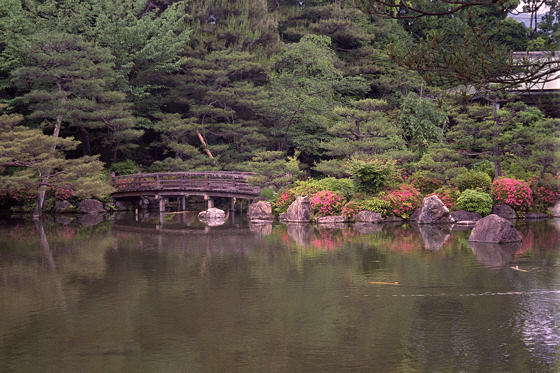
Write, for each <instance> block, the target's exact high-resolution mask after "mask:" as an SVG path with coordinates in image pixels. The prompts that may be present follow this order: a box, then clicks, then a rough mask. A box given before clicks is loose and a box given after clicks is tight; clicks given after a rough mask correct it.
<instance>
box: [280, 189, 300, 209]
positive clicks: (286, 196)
mask: <svg viewBox="0 0 560 373" xmlns="http://www.w3.org/2000/svg"><path fill="white" fill-rule="evenodd" d="M296 198H297V194H296V192H295V191H294V190H293V189H288V190H286V191H285V192H283V193H280V195H279V196H278V198H276V201H275V205H276V211H277V212H278V213H283V212H286V211H288V207H290V205H291V204H292V202H294V201H295V200H296Z"/></svg>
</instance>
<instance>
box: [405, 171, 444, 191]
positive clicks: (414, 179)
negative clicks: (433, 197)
mask: <svg viewBox="0 0 560 373" xmlns="http://www.w3.org/2000/svg"><path fill="white" fill-rule="evenodd" d="M407 182H408V183H410V184H411V185H412V186H413V187H414V188H416V190H418V191H419V192H420V193H421V194H422V195H427V194H429V193H433V192H434V191H435V190H436V189H438V188H440V187H441V186H442V185H443V181H442V180H440V179H438V178H436V177H435V175H434V174H433V173H432V172H429V171H426V170H422V171H416V172H415V173H413V174H412V175H410V177H409V178H408V180H407Z"/></svg>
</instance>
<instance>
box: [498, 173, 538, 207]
mask: <svg viewBox="0 0 560 373" xmlns="http://www.w3.org/2000/svg"><path fill="white" fill-rule="evenodd" d="M492 199H493V200H494V202H495V203H496V204H499V205H509V206H511V207H512V208H513V209H514V210H515V211H527V210H528V209H529V207H531V205H532V203H533V196H532V192H531V188H529V185H527V184H526V183H524V182H523V181H520V180H516V179H508V178H505V177H503V178H499V179H496V180H494V183H493V184H492Z"/></svg>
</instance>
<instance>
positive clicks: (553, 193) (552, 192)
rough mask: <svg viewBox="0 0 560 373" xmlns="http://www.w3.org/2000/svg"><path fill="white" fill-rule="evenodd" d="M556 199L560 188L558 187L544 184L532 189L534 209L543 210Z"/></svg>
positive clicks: (558, 196) (559, 195)
mask: <svg viewBox="0 0 560 373" xmlns="http://www.w3.org/2000/svg"><path fill="white" fill-rule="evenodd" d="M558 200H560V190H558V188H555V187H552V186H549V185H544V186H540V187H537V188H535V189H533V207H534V209H535V210H536V211H542V212H545V211H546V210H547V208H548V207H550V206H552V205H554V204H555V203H556V201H558Z"/></svg>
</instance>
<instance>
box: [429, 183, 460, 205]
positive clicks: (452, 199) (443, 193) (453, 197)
mask: <svg viewBox="0 0 560 373" xmlns="http://www.w3.org/2000/svg"><path fill="white" fill-rule="evenodd" d="M432 195H436V196H437V197H438V198H439V199H440V201H441V202H443V204H444V205H445V207H447V208H448V209H450V210H451V209H452V208H453V206H455V204H456V203H457V198H459V196H460V195H461V192H459V190H458V189H457V188H453V187H441V188H439V189H437V190H436V191H434V193H432Z"/></svg>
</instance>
